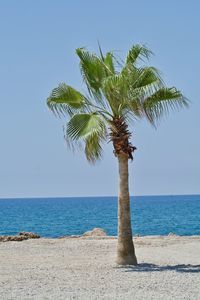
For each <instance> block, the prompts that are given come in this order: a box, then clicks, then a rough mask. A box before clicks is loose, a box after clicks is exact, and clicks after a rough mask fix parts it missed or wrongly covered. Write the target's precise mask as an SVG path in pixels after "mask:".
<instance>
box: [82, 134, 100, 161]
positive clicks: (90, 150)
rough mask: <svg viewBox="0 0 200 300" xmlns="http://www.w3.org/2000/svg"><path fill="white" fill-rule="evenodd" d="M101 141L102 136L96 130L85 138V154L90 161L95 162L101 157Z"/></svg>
mask: <svg viewBox="0 0 200 300" xmlns="http://www.w3.org/2000/svg"><path fill="white" fill-rule="evenodd" d="M101 142H102V138H101V137H100V136H99V135H98V133H96V132H94V133H93V134H91V135H90V136H88V137H87V138H86V139H85V155H86V158H87V160H88V161H89V162H91V163H94V162H95V161H96V160H99V159H101V156H102V147H101Z"/></svg>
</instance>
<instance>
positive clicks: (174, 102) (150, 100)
mask: <svg viewBox="0 0 200 300" xmlns="http://www.w3.org/2000/svg"><path fill="white" fill-rule="evenodd" d="M183 107H188V100H187V98H185V97H184V96H183V95H182V93H181V92H180V91H178V90H177V89H176V88H175V87H172V88H166V87H165V88H160V89H158V90H157V91H156V92H155V93H154V94H153V95H151V96H150V97H147V98H146V99H144V101H143V109H144V114H145V116H146V117H147V119H148V120H149V122H150V123H152V124H153V125H156V122H157V121H159V120H160V118H161V117H162V116H163V115H164V114H167V113H168V112H169V109H172V110H174V109H179V108H183Z"/></svg>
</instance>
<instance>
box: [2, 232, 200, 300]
mask: <svg viewBox="0 0 200 300" xmlns="http://www.w3.org/2000/svg"><path fill="white" fill-rule="evenodd" d="M134 242H135V247H136V254H137V258H138V262H139V265H138V266H137V267H118V266H117V265H116V264H115V255H116V245H117V240H116V238H114V237H113V238H112V237H110V238H109V237H105V238H90V237H87V238H63V239H43V238H41V239H36V240H32V239H31V240H26V241H22V242H6V243H3V242H2V243H0V299H1V300H3V299H13V300H14V299H15V300H16V299H17V300H19V299H20V300H22V299H55V300H57V299H63V300H64V299H65V300H66V299H81V300H82V299H87V300H88V299H124V300H126V299H134V300H137V299H140V300H141V299H145V300H150V299H163V300H167V299H173V300H174V299H188V300H189V299H190V300H191V299H195V300H197V299H200V236H193V237H178V236H168V237H156V236H154V237H137V238H134Z"/></svg>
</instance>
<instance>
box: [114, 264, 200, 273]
mask: <svg viewBox="0 0 200 300" xmlns="http://www.w3.org/2000/svg"><path fill="white" fill-rule="evenodd" d="M119 268H122V269H123V270H124V271H125V272H163V271H176V272H180V273H200V265H190V264H188V265H184V264H183V265H172V266H170V265H167V266H159V265H155V264H148V263H141V264H138V265H137V266H126V267H125V266H124V267H123V266H121V267H119Z"/></svg>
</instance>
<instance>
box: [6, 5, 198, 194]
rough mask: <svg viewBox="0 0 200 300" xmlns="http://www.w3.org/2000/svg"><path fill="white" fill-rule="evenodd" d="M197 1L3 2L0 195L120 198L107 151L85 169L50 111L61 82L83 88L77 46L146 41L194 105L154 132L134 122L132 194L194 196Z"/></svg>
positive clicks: (119, 47) (121, 47)
mask: <svg viewBox="0 0 200 300" xmlns="http://www.w3.org/2000/svg"><path fill="white" fill-rule="evenodd" d="M199 19H200V2H199V1H198V0H191V1H187V0H183V1H181V0H177V1H174V0H168V1H159V0H152V1H147V0H146V1H144V0H143V1H133V0H132V1H131V0H130V1H128V0H123V1H119V0H110V1H108V0H101V1H92V0H84V1H82V0H79V1H78V0H73V1H66V0H42V1H39V0H35V1H27V0H20V1H14V0H13V1H11V0H4V1H3V0H0V37H1V47H0V49H1V55H0V103H1V105H0V197H34V196H37V197H38V196H46V197H48V196H87V195H116V194H117V189H118V187H117V184H118V182H117V180H118V179H117V175H118V174H117V161H116V158H115V157H114V156H113V154H112V148H111V145H107V146H106V148H105V151H104V158H103V160H102V161H101V162H99V163H97V165H96V166H90V165H89V164H88V163H87V161H86V159H85V158H84V156H83V153H79V154H78V155H76V156H74V155H73V154H72V153H70V152H69V151H68V150H67V147H66V145H65V142H64V139H63V131H62V124H64V122H65V120H64V119H63V120H59V119H56V118H55V117H54V116H53V115H52V114H51V112H50V111H48V109H47V107H46V98H47V97H48V95H49V93H50V91H51V89H52V88H54V87H55V86H57V84H58V83H59V82H61V81H66V82H67V83H68V84H70V85H72V86H74V87H76V88H78V89H80V90H82V91H85V87H84V85H83V84H82V80H81V77H80V74H79V68H78V59H77V57H76V55H75V48H77V47H81V46H86V47H87V48H88V49H90V50H92V51H97V49H98V46H97V41H98V40H99V41H100V43H101V45H102V48H103V49H104V50H105V51H106V50H116V51H118V54H120V55H121V56H122V57H124V55H125V53H126V51H127V50H128V49H129V48H130V47H131V45H132V44H134V43H142V44H146V45H147V46H148V47H149V48H151V49H152V50H153V52H154V53H155V56H154V57H153V59H152V61H151V63H152V64H153V65H154V66H156V67H158V68H159V69H160V70H162V72H163V74H164V78H165V81H166V83H167V84H168V85H175V86H176V87H177V88H179V89H180V90H182V92H183V93H184V95H185V96H186V97H188V98H189V99H190V100H191V101H192V104H191V107H190V109H189V110H182V111H180V112H173V113H172V114H170V116H169V117H168V118H166V119H165V120H163V122H162V123H161V125H160V127H159V128H158V129H157V130H154V129H153V128H151V127H150V126H149V125H148V124H146V123H145V122H139V123H137V124H135V128H134V140H133V143H134V145H136V146H137V148H138V150H137V151H136V152H135V159H134V162H132V163H130V192H131V194H135V195H148V194H190V193H192V194H193V193H200V139H199V128H200V114H199V113H200V99H199V78H200V59H199V53H200V35H199V26H200V22H199Z"/></svg>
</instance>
